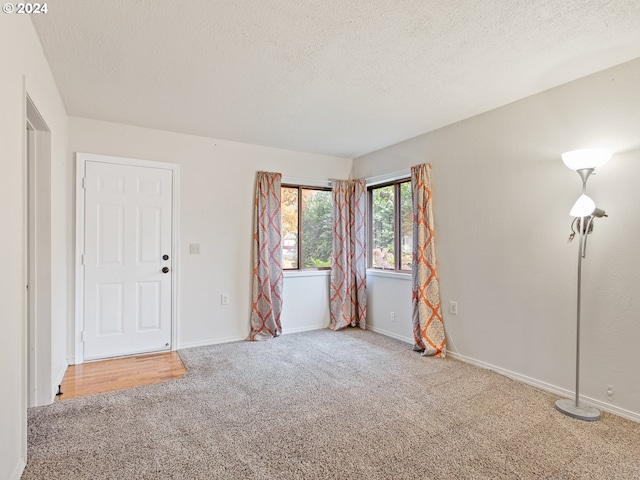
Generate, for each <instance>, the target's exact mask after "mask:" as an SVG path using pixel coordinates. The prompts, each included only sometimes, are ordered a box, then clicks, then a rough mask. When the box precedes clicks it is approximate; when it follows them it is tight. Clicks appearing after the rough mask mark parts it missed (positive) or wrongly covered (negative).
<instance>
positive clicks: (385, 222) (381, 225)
mask: <svg viewBox="0 0 640 480" xmlns="http://www.w3.org/2000/svg"><path fill="white" fill-rule="evenodd" d="M393 191H394V186H393V185H389V186H387V187H381V188H375V189H373V190H371V220H372V222H371V223H372V225H371V230H372V233H373V238H372V239H371V249H372V251H371V253H372V258H371V265H372V266H373V267H374V268H387V269H391V270H394V269H395V264H394V252H393V213H394V212H393V210H394V203H395V201H394V194H393Z"/></svg>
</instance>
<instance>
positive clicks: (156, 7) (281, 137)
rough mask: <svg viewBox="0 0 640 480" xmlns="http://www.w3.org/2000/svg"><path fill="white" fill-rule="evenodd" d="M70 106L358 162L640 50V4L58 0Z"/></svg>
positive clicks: (45, 29) (45, 21)
mask: <svg viewBox="0 0 640 480" xmlns="http://www.w3.org/2000/svg"><path fill="white" fill-rule="evenodd" d="M32 19H33V23H34V25H35V28H36V31H37V33H38V35H39V37H40V40H41V42H42V45H43V48H44V51H45V54H46V56H47V58H48V60H49V63H50V65H51V69H52V71H53V74H54V76H55V79H56V82H57V84H58V87H59V89H60V93H61V95H62V98H63V100H64V102H65V105H66V108H67V111H68V113H69V114H70V115H74V116H79V117H87V118H93V119H98V120H105V121H111V122H118V123H124V124H130V125H139V126H144V127H150V128H156V129H161V130H169V131H174V132H181V133H188V134H194V135H202V136H208V137H215V138H220V139H227V140H235V141H240V142H246V143H254V144H260V145H270V146H276V147H282V148H288V149H293V150H302V151H308V152H318V153H325V154H330V155H338V156H344V157H354V156H358V155H361V154H364V153H367V152H370V151H373V150H376V149H379V148H382V147H385V146H387V145H390V144H393V143H396V142H399V141H402V140H405V139H407V138H411V137H414V136H416V135H419V134H421V133H424V132H427V131H430V130H434V129H436V128H439V127H442V126H444V125H447V124H450V123H452V122H455V121H458V120H462V119H464V118H468V117H470V116H473V115H476V114H478V113H481V112H484V111H487V110H490V109H493V108H496V107H498V106H500V105H504V104H507V103H510V102H512V101H515V100H517V99H520V98H523V97H526V96H528V95H531V94H534V93H537V92H540V91H542V90H546V89H547V88H550V87H553V86H556V85H559V84H562V83H566V82H568V81H571V80H574V79H576V78H579V77H582V76H585V75H587V74H590V73H593V72H596V71H599V70H602V69H605V68H608V67H610V66H613V65H617V64H619V63H622V62H624V61H627V60H631V59H633V58H637V57H640V1H638V0H610V1H608V0H536V1H531V0H475V1H474V0H404V1H403V0H395V1H394V0H215V1H212V0H187V1H175V0H58V1H55V2H50V3H49V12H48V13H47V14H46V15H33V16H32Z"/></svg>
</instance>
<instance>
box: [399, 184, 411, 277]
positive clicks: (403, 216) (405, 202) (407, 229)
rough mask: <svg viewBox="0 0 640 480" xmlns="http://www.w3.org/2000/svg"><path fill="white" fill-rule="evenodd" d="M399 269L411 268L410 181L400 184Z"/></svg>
mask: <svg viewBox="0 0 640 480" xmlns="http://www.w3.org/2000/svg"><path fill="white" fill-rule="evenodd" d="M400 248H401V249H402V256H401V258H400V270H411V259H412V256H413V212H412V206H411V182H403V183H401V184H400Z"/></svg>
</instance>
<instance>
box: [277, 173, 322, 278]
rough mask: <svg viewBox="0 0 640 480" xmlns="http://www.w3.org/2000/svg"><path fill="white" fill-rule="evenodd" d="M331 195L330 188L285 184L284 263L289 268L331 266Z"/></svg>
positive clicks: (283, 199)
mask: <svg viewBox="0 0 640 480" xmlns="http://www.w3.org/2000/svg"><path fill="white" fill-rule="evenodd" d="M331 198H332V197H331V190H329V189H327V188H319V187H302V186H296V185H283V186H282V199H281V202H282V203H281V204H282V265H283V268H284V269H285V270H309V269H328V268H329V267H330V266H331V248H332V231H333V228H332V199H331ZM299 259H301V261H300V260H299Z"/></svg>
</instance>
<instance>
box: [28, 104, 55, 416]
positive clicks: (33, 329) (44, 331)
mask: <svg viewBox="0 0 640 480" xmlns="http://www.w3.org/2000/svg"><path fill="white" fill-rule="evenodd" d="M25 129H26V132H25V141H26V145H25V168H26V176H25V178H26V185H25V191H26V195H25V196H26V209H25V210H26V221H25V224H26V242H27V245H26V268H25V270H26V286H25V287H26V292H27V295H26V296H27V300H26V322H27V352H28V353H27V405H28V406H29V407H33V406H37V405H47V404H50V403H51V402H53V398H54V396H55V388H54V386H53V384H52V383H53V382H52V371H51V207H50V205H51V131H50V130H49V127H48V126H47V124H46V122H45V121H44V119H43V118H42V116H41V115H40V113H39V112H38V109H37V108H36V106H35V104H34V103H33V101H32V100H31V98H30V97H29V96H28V95H27V97H26V125H25Z"/></svg>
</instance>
